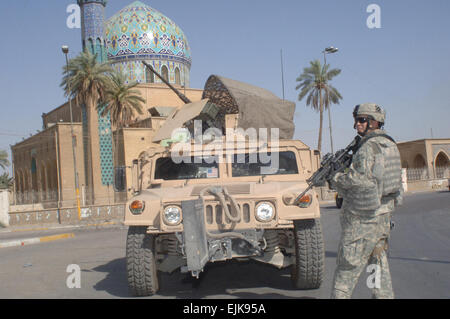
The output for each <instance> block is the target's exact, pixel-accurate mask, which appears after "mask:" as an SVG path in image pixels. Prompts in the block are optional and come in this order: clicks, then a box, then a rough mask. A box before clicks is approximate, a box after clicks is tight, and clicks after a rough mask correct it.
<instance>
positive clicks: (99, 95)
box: [61, 50, 112, 200]
mask: <svg viewBox="0 0 450 319" xmlns="http://www.w3.org/2000/svg"><path fill="white" fill-rule="evenodd" d="M110 72H112V68H111V66H110V65H109V64H107V63H99V62H98V61H97V55H94V54H92V53H90V52H89V50H85V51H84V52H82V53H80V54H79V55H78V56H77V57H75V58H73V59H71V60H70V61H69V63H68V65H67V66H64V72H63V80H62V83H61V87H63V89H64V91H65V94H66V96H68V97H69V98H74V99H75V103H76V104H78V105H80V106H82V107H85V110H86V117H87V118H86V120H87V134H88V136H84V137H83V142H85V143H87V144H86V145H87V147H88V149H89V150H90V151H89V152H88V154H87V155H88V156H87V160H88V163H87V165H85V167H86V177H87V185H89V186H90V187H91V190H90V196H93V190H94V182H96V181H95V180H94V168H93V167H92V164H93V161H92V148H93V147H94V146H95V145H94V141H93V137H94V136H96V135H95V134H96V132H94V129H93V128H94V127H95V124H96V122H95V121H96V120H97V118H96V115H95V113H94V111H95V110H96V109H97V105H99V104H100V103H102V102H103V101H104V97H105V90H106V87H107V86H108V85H109V84H108V83H109V82H110V78H109V74H110ZM91 200H93V197H92V198H91Z"/></svg>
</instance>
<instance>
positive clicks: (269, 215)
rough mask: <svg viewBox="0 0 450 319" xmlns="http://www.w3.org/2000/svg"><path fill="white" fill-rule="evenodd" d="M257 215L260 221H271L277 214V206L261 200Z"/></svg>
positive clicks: (257, 206)
mask: <svg viewBox="0 0 450 319" xmlns="http://www.w3.org/2000/svg"><path fill="white" fill-rule="evenodd" d="M255 216H256V219H257V220H259V221H260V222H269V221H271V220H272V219H273V218H274V216H275V207H274V206H273V205H272V203H269V202H261V203H259V204H258V205H256V210H255Z"/></svg>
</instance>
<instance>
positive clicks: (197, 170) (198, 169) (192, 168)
mask: <svg viewBox="0 0 450 319" xmlns="http://www.w3.org/2000/svg"><path fill="white" fill-rule="evenodd" d="M209 162H212V163H209ZM155 165H156V167H155V179H163V180H169V181H170V180H178V179H201V178H218V177H219V166H218V163H217V162H216V161H212V160H211V161H209V160H205V159H204V158H203V159H202V158H200V157H191V159H190V163H186V162H184V161H183V162H181V163H175V162H174V161H173V160H172V158H170V157H161V158H158V159H157V160H156V164H155Z"/></svg>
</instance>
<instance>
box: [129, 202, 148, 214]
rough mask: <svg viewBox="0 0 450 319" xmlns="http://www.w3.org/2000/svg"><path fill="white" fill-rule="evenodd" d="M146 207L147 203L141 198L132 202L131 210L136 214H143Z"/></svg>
mask: <svg viewBox="0 0 450 319" xmlns="http://www.w3.org/2000/svg"><path fill="white" fill-rule="evenodd" d="M144 208H145V203H144V202H143V201H141V200H134V201H132V202H131V204H130V211H131V213H132V214H134V215H139V214H142V212H143V211H144Z"/></svg>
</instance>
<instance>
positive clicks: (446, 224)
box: [0, 192, 450, 299]
mask: <svg viewBox="0 0 450 319" xmlns="http://www.w3.org/2000/svg"><path fill="white" fill-rule="evenodd" d="M338 214H339V211H338V210H337V209H336V208H335V207H333V206H331V205H327V206H324V207H323V208H322V225H323V230H324V237H325V248H326V259H325V267H326V271H325V277H324V283H323V285H322V287H321V288H320V289H317V290H309V291H298V290H295V289H293V288H292V285H291V281H290V273H289V270H287V269H285V270H278V269H276V268H274V267H271V266H268V265H263V264H259V263H256V262H229V263H217V264H211V265H210V266H208V267H207V268H206V271H205V272H204V273H202V275H201V279H200V280H193V279H190V278H189V277H188V276H187V275H185V274H181V273H179V272H175V273H174V274H172V275H162V277H161V290H160V292H159V294H158V295H156V296H154V297H152V298H230V299H232V298H257V299H258V298H285V299H288V298H328V297H329V294H330V289H331V281H332V277H333V272H334V268H335V263H336V250H337V245H338V238H339V232H340V227H339V223H338ZM394 221H395V223H396V226H395V228H394V231H393V233H392V239H391V250H390V260H389V261H390V266H391V273H392V277H393V285H394V290H395V294H396V297H397V298H450V267H449V266H450V231H449V230H450V193H449V192H435V193H421V194H413V195H408V196H406V197H405V203H404V206H403V207H401V208H400V209H399V210H398V211H397V212H396V214H395V217H394ZM63 232H67V230H64V231H63ZM73 232H74V233H75V237H74V238H70V239H63V240H59V241H54V242H48V243H41V244H36V245H29V246H23V247H10V248H1V249H0V283H1V284H0V298H128V297H130V296H129V294H128V288H127V282H126V271H125V240H126V232H127V230H126V228H125V227H119V228H118V227H116V228H105V229H101V230H96V231H94V230H80V229H78V230H73ZM4 236H6V235H4ZM22 237H23V235H22ZM0 240H3V237H2V236H1V234H0ZM70 264H77V265H79V266H80V268H81V288H73V289H69V288H67V285H66V280H67V278H68V276H69V275H70V273H68V272H66V270H67V266H68V265H70ZM367 276H368V274H366V273H363V274H362V276H361V278H360V282H359V284H358V286H357V287H356V289H355V293H354V298H370V292H369V290H368V289H367V288H366V285H365V282H366V279H367Z"/></svg>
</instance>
